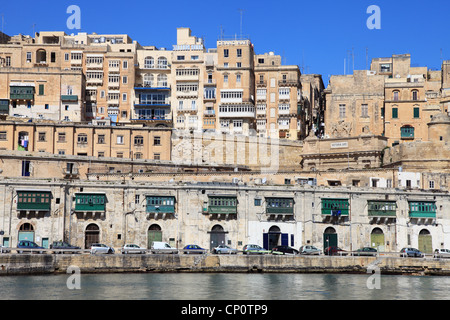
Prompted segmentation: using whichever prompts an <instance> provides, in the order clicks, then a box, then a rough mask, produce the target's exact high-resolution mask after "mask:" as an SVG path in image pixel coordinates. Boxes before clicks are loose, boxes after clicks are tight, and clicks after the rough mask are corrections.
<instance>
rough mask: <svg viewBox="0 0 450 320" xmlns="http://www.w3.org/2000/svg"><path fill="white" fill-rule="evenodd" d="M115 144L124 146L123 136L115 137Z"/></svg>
mask: <svg viewBox="0 0 450 320" xmlns="http://www.w3.org/2000/svg"><path fill="white" fill-rule="evenodd" d="M116 141H117V144H124V139H123V136H117V140H116Z"/></svg>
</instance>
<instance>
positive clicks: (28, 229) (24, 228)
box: [18, 223, 34, 242]
mask: <svg viewBox="0 0 450 320" xmlns="http://www.w3.org/2000/svg"><path fill="white" fill-rule="evenodd" d="M18 239H19V241H21V240H28V241H33V242H34V228H33V226H32V225H31V223H24V224H22V225H21V226H20V228H19V238H18Z"/></svg>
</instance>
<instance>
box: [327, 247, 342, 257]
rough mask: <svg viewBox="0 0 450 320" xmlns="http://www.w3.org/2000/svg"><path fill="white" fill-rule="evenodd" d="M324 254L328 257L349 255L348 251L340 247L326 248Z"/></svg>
mask: <svg viewBox="0 0 450 320" xmlns="http://www.w3.org/2000/svg"><path fill="white" fill-rule="evenodd" d="M323 253H324V254H325V255H327V256H346V255H347V251H345V250H342V249H341V248H339V247H335V246H330V247H327V248H325V250H323Z"/></svg>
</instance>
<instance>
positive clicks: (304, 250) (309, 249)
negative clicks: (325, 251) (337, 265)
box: [299, 246, 320, 255]
mask: <svg viewBox="0 0 450 320" xmlns="http://www.w3.org/2000/svg"><path fill="white" fill-rule="evenodd" d="M299 251H300V254H314V255H319V254H320V250H319V249H318V248H316V247H314V246H301V247H300V250H299Z"/></svg>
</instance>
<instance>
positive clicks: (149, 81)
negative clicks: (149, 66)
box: [144, 74, 154, 87]
mask: <svg viewBox="0 0 450 320" xmlns="http://www.w3.org/2000/svg"><path fill="white" fill-rule="evenodd" d="M153 79H154V77H153V75H152V74H145V75H144V87H153Z"/></svg>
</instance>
